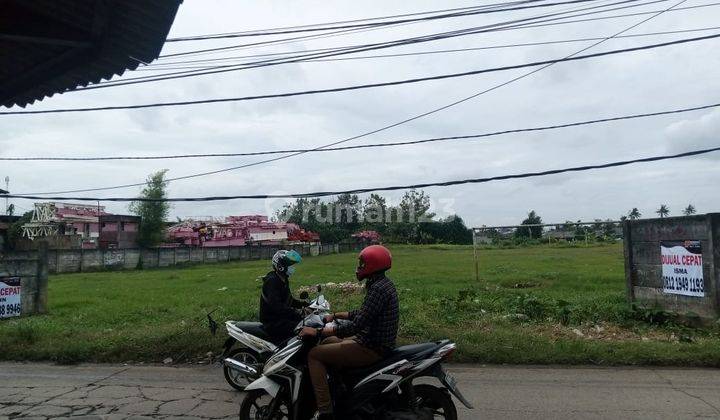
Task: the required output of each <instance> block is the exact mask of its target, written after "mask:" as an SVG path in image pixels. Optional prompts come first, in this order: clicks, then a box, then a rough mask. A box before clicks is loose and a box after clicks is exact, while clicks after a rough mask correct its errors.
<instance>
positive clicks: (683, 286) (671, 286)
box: [663, 276, 705, 293]
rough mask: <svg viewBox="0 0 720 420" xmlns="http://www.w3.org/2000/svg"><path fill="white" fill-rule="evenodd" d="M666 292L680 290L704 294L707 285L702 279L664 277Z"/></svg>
mask: <svg viewBox="0 0 720 420" xmlns="http://www.w3.org/2000/svg"><path fill="white" fill-rule="evenodd" d="M663 281H664V282H665V290H679V291H683V292H697V293H704V292H705V285H704V284H703V280H702V279H698V278H687V277H672V276H663Z"/></svg>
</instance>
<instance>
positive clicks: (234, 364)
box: [223, 357, 258, 378]
mask: <svg viewBox="0 0 720 420" xmlns="http://www.w3.org/2000/svg"><path fill="white" fill-rule="evenodd" d="M223 364H224V365H225V366H227V367H229V368H230V369H232V370H235V371H238V372H240V373H242V374H244V375H245V376H248V377H254V378H256V377H258V371H257V370H255V368H253V367H251V366H248V365H246V364H245V363H242V362H238V361H237V360H235V359H233V358H232V357H226V358H225V359H223Z"/></svg>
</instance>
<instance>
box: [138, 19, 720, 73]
mask: <svg viewBox="0 0 720 420" xmlns="http://www.w3.org/2000/svg"><path fill="white" fill-rule="evenodd" d="M718 29H720V26H710V27H705V28H695V29H681V30H676V31H660V32H646V33H642V34H632V35H623V36H619V37H617V39H624V38H640V37H649V36H658V35H676V34H684V33H691V32H706V31H713V30H718ZM600 39H603V38H602V37H588V38H572V39H562V40H554V41H541V42H524V43H516V44H500V45H487V46H483V47H467V48H453V49H442V50H425V51H413V52H408V53H396V54H376V55H364V56H358V57H341V58H314V59H308V60H304V61H302V62H303V63H320V62H331V61H352V60H367V59H376V58H392V57H410V56H419V55H433V54H448V53H458V52H467V51H484V50H494V49H504V48H517V47H534V46H542V45H556V44H568V43H575V42H587V41H597V40H600ZM326 50H327V49H326ZM306 52H307V51H306ZM278 54H284V53H278ZM261 55H262V54H261ZM247 57H252V56H244V57H234V58H217V59H209V60H190V61H187V62H176V63H164V64H162V66H164V65H168V66H170V65H172V64H180V65H182V64H191V63H194V62H203V61H214V60H237V59H240V58H247ZM238 64H243V65H246V64H248V63H238ZM281 64H283V63H281ZM209 68H211V67H207V65H200V64H197V65H189V66H182V67H161V68H155V65H150V66H145V67H140V68H137V69H135V71H165V70H184V69H200V70H204V69H209Z"/></svg>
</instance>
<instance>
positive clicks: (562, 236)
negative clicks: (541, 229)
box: [545, 228, 575, 241]
mask: <svg viewBox="0 0 720 420" xmlns="http://www.w3.org/2000/svg"><path fill="white" fill-rule="evenodd" d="M545 237H546V238H551V239H555V240H558V241H572V240H573V239H575V232H574V231H571V230H567V229H562V228H560V229H553V230H549V231H547V232H545Z"/></svg>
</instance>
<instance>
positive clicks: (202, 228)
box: [168, 215, 320, 247]
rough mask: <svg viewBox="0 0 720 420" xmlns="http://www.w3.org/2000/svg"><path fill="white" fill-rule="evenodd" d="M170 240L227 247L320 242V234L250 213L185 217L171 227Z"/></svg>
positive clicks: (202, 245)
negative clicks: (188, 218) (200, 218)
mask: <svg viewBox="0 0 720 420" xmlns="http://www.w3.org/2000/svg"><path fill="white" fill-rule="evenodd" d="M168 240H169V242H171V243H172V244H174V245H176V246H177V245H184V246H201V247H226V246H243V245H248V244H273V245H276V244H281V243H286V242H319V241H320V237H319V236H318V234H317V233H315V232H308V231H305V230H303V229H302V228H300V226H298V225H296V224H294V223H284V222H271V221H269V220H268V218H267V216H261V215H246V216H227V217H225V218H223V219H213V218H207V219H205V220H192V219H190V220H184V221H182V222H180V223H177V224H175V225H173V226H170V227H169V228H168ZM168 245H170V244H168Z"/></svg>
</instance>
